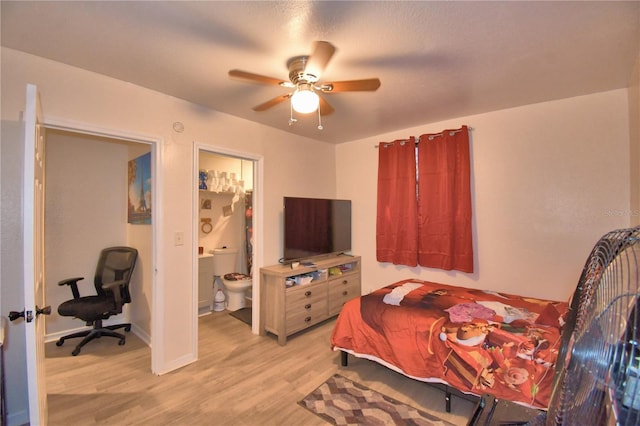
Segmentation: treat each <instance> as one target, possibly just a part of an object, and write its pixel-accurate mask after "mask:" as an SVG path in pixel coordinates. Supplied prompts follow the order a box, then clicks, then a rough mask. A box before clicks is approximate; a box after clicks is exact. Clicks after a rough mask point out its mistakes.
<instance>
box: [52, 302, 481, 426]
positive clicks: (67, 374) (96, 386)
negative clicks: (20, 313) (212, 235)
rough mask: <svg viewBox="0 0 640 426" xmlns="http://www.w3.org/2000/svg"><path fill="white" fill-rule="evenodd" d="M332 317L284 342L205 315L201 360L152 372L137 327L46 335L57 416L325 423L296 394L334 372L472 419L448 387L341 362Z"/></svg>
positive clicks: (110, 421)
mask: <svg viewBox="0 0 640 426" xmlns="http://www.w3.org/2000/svg"><path fill="white" fill-rule="evenodd" d="M334 322H335V319H333V320H328V321H326V322H324V323H322V324H320V325H318V326H316V327H314V328H312V329H310V330H307V331H305V332H303V333H300V334H298V335H295V336H293V337H291V338H290V339H289V340H288V342H287V345H286V346H279V345H278V343H277V341H276V338H275V337H274V336H272V335H269V336H267V337H260V336H255V335H253V334H251V330H250V328H249V326H248V325H246V324H244V323H243V322H241V321H239V320H237V319H235V318H233V317H231V316H230V315H228V313H227V312H214V313H213V314H211V315H207V316H203V317H201V318H200V320H199V360H198V361H197V362H195V363H193V364H191V365H188V366H186V367H183V368H181V369H179V370H177V371H174V372H171V373H168V374H165V375H162V376H155V375H153V374H151V351H150V349H149V348H148V347H147V346H145V344H144V343H143V342H142V341H141V340H140V339H139V338H137V337H136V336H135V335H134V334H133V333H128V335H127V343H126V345H124V346H118V344H117V340H116V339H111V338H102V339H100V340H97V341H94V342H91V343H90V344H88V345H87V346H85V347H84V348H83V349H82V352H81V353H80V355H78V356H76V357H73V356H71V350H72V349H73V345H74V342H73V340H70V341H67V342H66V343H65V344H64V346H62V347H56V346H55V343H54V342H51V343H47V345H46V357H47V358H46V370H47V386H48V389H47V390H48V402H49V423H50V424H51V425H54V426H55V425H65V426H69V425H240V426H243V425H251V426H253V425H310V426H314V425H318V426H320V425H326V424H327V423H326V422H324V421H323V420H322V419H320V418H319V417H317V416H315V415H314V414H312V413H310V412H309V411H307V410H306V409H304V408H302V407H301V406H299V405H298V404H297V401H299V400H300V399H302V398H303V397H304V396H306V395H307V394H308V393H309V392H311V391H313V390H314V389H315V388H316V387H317V386H319V385H320V384H321V383H323V382H324V381H325V380H326V379H327V378H329V377H330V376H331V375H332V374H334V373H338V374H342V375H343V376H345V377H348V378H350V379H351V380H354V381H356V382H358V383H361V384H363V385H366V386H369V387H370V388H372V389H375V390H377V391H379V392H382V393H383V394H385V395H388V396H390V397H392V398H395V399H398V400H400V401H403V402H405V403H408V404H410V405H412V406H414V407H416V408H421V409H424V410H426V411H429V412H432V413H434V414H436V415H438V416H440V417H441V418H443V419H445V420H448V421H450V422H452V423H454V424H457V425H464V424H466V419H467V418H468V416H469V414H470V413H471V411H472V409H473V406H474V404H473V403H472V402H470V401H467V400H464V399H461V398H457V397H454V398H453V400H452V413H446V412H445V409H444V394H443V392H442V391H440V390H437V389H434V388H431V387H429V386H427V385H426V384H424V383H420V382H417V381H415V380H412V379H409V378H406V377H404V376H402V375H400V374H397V373H395V372H393V371H391V370H388V369H387V368H384V367H382V366H380V365H378V364H376V363H374V362H371V361H367V360H363V359H356V358H354V357H349V366H348V367H341V366H340V355H339V353H336V352H333V351H331V349H330V345H329V338H330V335H331V331H332V328H333V324H334Z"/></svg>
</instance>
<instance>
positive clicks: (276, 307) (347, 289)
mask: <svg viewBox="0 0 640 426" xmlns="http://www.w3.org/2000/svg"><path fill="white" fill-rule="evenodd" d="M309 262H311V263H312V264H300V265H299V266H296V267H294V268H292V267H291V266H290V265H273V266H267V267H264V268H260V323H259V330H260V335H261V336H265V335H266V334H267V332H269V333H273V334H275V335H276V336H278V343H279V344H280V345H285V344H286V342H287V337H288V336H290V335H292V334H294V333H297V332H299V331H302V330H304V329H305V328H307V327H311V326H312V325H314V324H317V323H319V322H321V321H324V320H326V319H328V318H331V317H333V316H336V315H338V314H339V313H340V310H341V309H342V305H344V303H345V302H346V301H348V300H350V299H353V298H354V297H358V296H360V257H359V256H350V255H339V256H332V257H324V258H320V259H315V260H310V261H309Z"/></svg>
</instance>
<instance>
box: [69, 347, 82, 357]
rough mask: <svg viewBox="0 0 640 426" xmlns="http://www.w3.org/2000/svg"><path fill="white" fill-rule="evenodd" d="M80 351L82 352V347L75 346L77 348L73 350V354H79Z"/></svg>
mask: <svg viewBox="0 0 640 426" xmlns="http://www.w3.org/2000/svg"><path fill="white" fill-rule="evenodd" d="M79 353H80V349H78V348H75V349H74V350H73V352H71V355H73V356H76V355H78V354H79Z"/></svg>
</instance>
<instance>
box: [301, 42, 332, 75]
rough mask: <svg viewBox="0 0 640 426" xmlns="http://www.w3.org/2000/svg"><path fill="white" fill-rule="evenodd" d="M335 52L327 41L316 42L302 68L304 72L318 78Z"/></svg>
mask: <svg viewBox="0 0 640 426" xmlns="http://www.w3.org/2000/svg"><path fill="white" fill-rule="evenodd" d="M335 51H336V48H335V47H334V46H333V44H331V43H329V42H328V41H316V42H315V43H314V44H313V52H312V53H311V55H310V56H309V59H308V60H307V65H306V66H305V67H304V72H305V73H307V74H311V75H314V76H316V77H317V78H320V75H321V74H322V71H324V69H325V67H326V66H327V64H328V63H329V61H330V60H331V57H332V56H333V54H334V53H335Z"/></svg>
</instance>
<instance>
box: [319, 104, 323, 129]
mask: <svg viewBox="0 0 640 426" xmlns="http://www.w3.org/2000/svg"><path fill="white" fill-rule="evenodd" d="M322 129H324V127H322V116H321V115H320V105H318V130H322Z"/></svg>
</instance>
